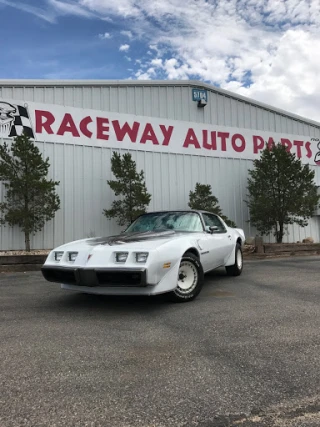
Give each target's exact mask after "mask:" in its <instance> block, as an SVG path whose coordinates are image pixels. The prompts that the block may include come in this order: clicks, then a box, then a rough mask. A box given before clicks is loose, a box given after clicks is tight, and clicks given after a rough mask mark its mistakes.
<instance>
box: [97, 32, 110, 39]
mask: <svg viewBox="0 0 320 427" xmlns="http://www.w3.org/2000/svg"><path fill="white" fill-rule="evenodd" d="M111 38H112V35H111V34H110V33H104V34H99V39H101V40H107V39H111Z"/></svg>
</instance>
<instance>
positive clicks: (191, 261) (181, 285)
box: [169, 252, 204, 302]
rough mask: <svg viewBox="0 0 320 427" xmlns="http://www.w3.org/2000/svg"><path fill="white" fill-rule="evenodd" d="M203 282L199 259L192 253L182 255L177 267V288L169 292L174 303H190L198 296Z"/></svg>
mask: <svg viewBox="0 0 320 427" xmlns="http://www.w3.org/2000/svg"><path fill="white" fill-rule="evenodd" d="M203 282H204V274H203V269H202V265H201V263H200V261H199V259H198V258H197V257H196V256H195V255H194V254H193V253H189V252H188V253H186V254H184V255H183V257H182V259H181V263H180V267H179V272H178V279H177V287H176V289H175V290H174V291H172V292H170V294H169V296H170V299H171V300H172V301H174V302H188V301H192V300H193V299H194V298H196V296H197V295H199V293H200V291H201V288H202V286H203Z"/></svg>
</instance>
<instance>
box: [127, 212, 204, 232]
mask: <svg viewBox="0 0 320 427" xmlns="http://www.w3.org/2000/svg"><path fill="white" fill-rule="evenodd" d="M164 230H174V231H188V232H196V231H198V232H199V231H203V227H202V223H201V219H200V216H199V215H198V214H197V213H195V212H158V213H151V214H145V215H142V216H140V217H139V218H137V219H136V220H135V221H134V222H133V223H132V224H131V225H130V226H129V227H128V228H127V230H126V231H125V233H137V232H140V233H142V232H145V231H164Z"/></svg>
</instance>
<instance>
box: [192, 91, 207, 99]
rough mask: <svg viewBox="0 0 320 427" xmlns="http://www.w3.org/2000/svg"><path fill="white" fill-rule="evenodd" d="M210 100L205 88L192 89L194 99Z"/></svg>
mask: <svg viewBox="0 0 320 427" xmlns="http://www.w3.org/2000/svg"><path fill="white" fill-rule="evenodd" d="M201 100H204V101H206V102H208V92H207V91H206V90H205V89H192V101H201Z"/></svg>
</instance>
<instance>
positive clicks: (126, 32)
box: [120, 30, 133, 40]
mask: <svg viewBox="0 0 320 427" xmlns="http://www.w3.org/2000/svg"><path fill="white" fill-rule="evenodd" d="M120 34H122V35H123V36H125V37H128V38H129V39H130V40H131V39H132V38H133V34H132V32H131V31H125V30H124V31H120Z"/></svg>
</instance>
